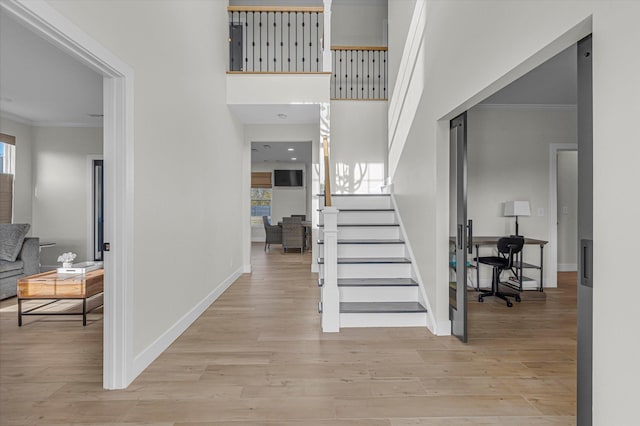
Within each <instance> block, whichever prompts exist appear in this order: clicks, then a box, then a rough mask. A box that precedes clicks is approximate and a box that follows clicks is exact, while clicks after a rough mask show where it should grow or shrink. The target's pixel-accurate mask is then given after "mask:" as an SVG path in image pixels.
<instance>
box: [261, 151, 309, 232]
mask: <svg viewBox="0 0 640 426" xmlns="http://www.w3.org/2000/svg"><path fill="white" fill-rule="evenodd" d="M276 143H277V142H276ZM310 167H311V163H306V164H305V163H298V162H296V163H292V162H287V163H284V162H263V163H253V164H252V165H251V171H252V172H271V173H272V175H271V179H272V180H273V171H274V170H276V169H279V170H302V174H303V179H304V182H305V183H304V186H303V187H283V186H274V187H272V196H271V224H273V225H275V224H277V223H278V222H281V221H282V218H283V217H290V216H291V215H292V214H304V215H306V216H307V217H311V214H310V213H311V212H310V210H311V209H310V206H308V205H307V201H308V199H310V195H311V194H310V191H311V187H310V186H309V185H308V183H307V182H308V175H309V173H308V171H309V170H310ZM264 239H265V234H264V226H262V223H261V224H260V225H254V226H252V227H251V241H264Z"/></svg>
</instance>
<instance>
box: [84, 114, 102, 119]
mask: <svg viewBox="0 0 640 426" xmlns="http://www.w3.org/2000/svg"><path fill="white" fill-rule="evenodd" d="M87 115H88V116H89V117H91V118H102V117H104V114H87Z"/></svg>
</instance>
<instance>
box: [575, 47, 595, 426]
mask: <svg viewBox="0 0 640 426" xmlns="http://www.w3.org/2000/svg"><path fill="white" fill-rule="evenodd" d="M592 58H593V51H592V49H591V36H588V37H586V38H584V39H582V40H580V41H579V42H578V244H579V245H578V247H579V248H580V252H579V253H578V398H577V399H578V401H577V403H578V410H577V415H578V416H577V417H578V419H577V420H578V424H579V425H580V426H590V425H591V424H592V389H593V388H592V378H593V375H592V371H593V267H592V265H593V95H592V94H593V88H592V78H591V76H592V67H591V62H592Z"/></svg>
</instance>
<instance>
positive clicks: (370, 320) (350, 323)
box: [340, 312, 427, 328]
mask: <svg viewBox="0 0 640 426" xmlns="http://www.w3.org/2000/svg"><path fill="white" fill-rule="evenodd" d="M426 326H427V314H426V312H410V313H384V314H340V327H344V328H350V327H426Z"/></svg>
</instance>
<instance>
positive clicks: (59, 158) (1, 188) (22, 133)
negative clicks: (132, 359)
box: [0, 14, 104, 330]
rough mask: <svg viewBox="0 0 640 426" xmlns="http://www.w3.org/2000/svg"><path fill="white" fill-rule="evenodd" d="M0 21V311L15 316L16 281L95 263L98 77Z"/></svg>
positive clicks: (99, 221)
mask: <svg viewBox="0 0 640 426" xmlns="http://www.w3.org/2000/svg"><path fill="white" fill-rule="evenodd" d="M0 19H1V22H0V23H1V24H2V25H1V27H0V28H1V29H0V36H1V37H0V39H1V41H0V52H1V58H0V59H1V60H0V74H1V75H2V78H1V79H0V89H1V91H2V95H3V96H2V99H1V100H0V109H1V114H0V134H1V136H2V140H1V141H0V164H1V168H0V234H1V236H0V241H1V243H0V252H1V253H0V299H4V300H3V301H2V303H1V304H0V310H2V311H3V312H5V311H11V312H16V311H17V309H18V308H17V305H18V300H17V298H16V297H15V296H16V294H17V281H18V280H19V279H21V278H24V277H26V276H31V275H34V274H38V273H40V272H46V271H50V270H55V269H56V268H59V267H62V266H63V265H62V262H63V260H70V261H71V263H74V264H76V265H77V264H78V263H81V262H84V261H92V262H93V261H97V260H101V258H102V242H103V241H102V238H103V227H102V225H103V217H102V216H103V208H104V199H103V125H102V108H103V106H102V76H101V75H99V74H97V73H96V72H94V71H92V70H91V69H89V68H88V67H87V66H86V65H84V64H82V63H80V62H79V61H77V60H75V59H73V58H71V57H70V56H69V55H67V54H66V53H64V52H62V51H61V50H59V49H57V48H56V47H54V46H53V45H51V44H49V43H48V42H46V41H45V40H43V39H42V38H40V37H38V36H36V35H35V34H34V33H32V32H31V31H30V30H28V29H26V28H25V27H23V26H21V25H20V24H18V23H17V22H15V21H13V20H12V19H11V18H10V17H9V16H7V15H6V14H3V15H2V16H1V17H0ZM45 69H46V72H42V70H45ZM64 253H71V255H67V257H66V258H65V259H63V257H61V255H63V254H64ZM71 257H73V259H71ZM29 304H31V302H30V303H29ZM73 304H74V303H71V304H69V303H66V304H64V303H63V304H58V307H56V308H54V307H53V306H50V307H48V308H47V309H49V310H50V311H51V310H66V309H68V308H69V305H73ZM75 304H76V305H77V303H75ZM95 312H96V315H91V316H90V318H91V321H93V322H98V321H100V322H101V314H99V311H95ZM11 317H12V320H13V321H16V317H14V316H13V315H12V316H11ZM61 318H62V317H56V318H55V319H54V317H47V318H44V317H35V316H34V317H30V318H29V319H28V320H25V322H27V323H31V322H33V321H38V322H44V321H49V322H56V323H59V322H61ZM66 319H69V322H73V323H75V325H77V318H72V317H68V318H66ZM91 321H90V323H92V322H91ZM98 328H100V330H101V328H102V327H101V326H98Z"/></svg>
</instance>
